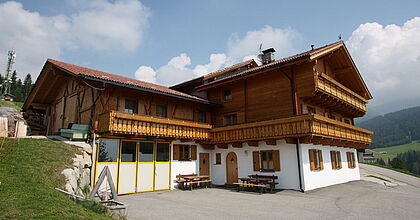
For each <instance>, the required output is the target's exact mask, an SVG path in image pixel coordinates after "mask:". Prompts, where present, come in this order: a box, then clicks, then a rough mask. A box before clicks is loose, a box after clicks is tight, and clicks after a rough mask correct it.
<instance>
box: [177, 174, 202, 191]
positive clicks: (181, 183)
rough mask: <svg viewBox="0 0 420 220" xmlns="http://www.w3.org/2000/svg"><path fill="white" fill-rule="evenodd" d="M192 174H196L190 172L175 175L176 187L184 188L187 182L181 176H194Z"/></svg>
mask: <svg viewBox="0 0 420 220" xmlns="http://www.w3.org/2000/svg"><path fill="white" fill-rule="evenodd" d="M194 176H197V174H194V173H192V174H184V175H181V174H179V175H176V178H177V180H176V181H175V182H176V183H178V189H185V183H187V181H185V180H184V179H182V178H184V177H194Z"/></svg>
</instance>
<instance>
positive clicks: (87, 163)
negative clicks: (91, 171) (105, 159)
mask: <svg viewBox="0 0 420 220" xmlns="http://www.w3.org/2000/svg"><path fill="white" fill-rule="evenodd" d="M83 160H84V164H85V166H84V167H85V168H86V167H92V157H91V156H90V155H89V154H87V153H86V152H85V151H83Z"/></svg>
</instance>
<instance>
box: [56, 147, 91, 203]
mask: <svg viewBox="0 0 420 220" xmlns="http://www.w3.org/2000/svg"><path fill="white" fill-rule="evenodd" d="M80 150H81V153H82V154H76V155H75V157H74V158H73V166H72V168H68V169H65V170H63V172H62V174H63V175H64V176H65V177H66V185H65V188H66V190H67V191H68V192H70V193H73V194H76V195H80V196H87V195H88V194H89V193H90V191H91V187H90V174H91V169H92V150H91V149H89V148H80Z"/></svg>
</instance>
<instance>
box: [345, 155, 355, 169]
mask: <svg viewBox="0 0 420 220" xmlns="http://www.w3.org/2000/svg"><path fill="white" fill-rule="evenodd" d="M346 155H347V164H348V166H349V168H356V158H355V157H354V153H353V152H347V153H346Z"/></svg>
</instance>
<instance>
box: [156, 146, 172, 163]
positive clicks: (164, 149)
mask: <svg viewBox="0 0 420 220" xmlns="http://www.w3.org/2000/svg"><path fill="white" fill-rule="evenodd" d="M156 148H157V152H156V161H157V162H168V161H169V143H157V146H156Z"/></svg>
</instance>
